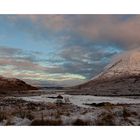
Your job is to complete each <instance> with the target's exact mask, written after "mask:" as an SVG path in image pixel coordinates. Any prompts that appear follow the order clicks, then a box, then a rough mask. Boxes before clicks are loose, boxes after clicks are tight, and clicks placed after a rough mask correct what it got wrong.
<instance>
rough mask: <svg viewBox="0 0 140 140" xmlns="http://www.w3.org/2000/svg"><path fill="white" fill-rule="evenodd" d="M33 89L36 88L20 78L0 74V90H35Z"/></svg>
mask: <svg viewBox="0 0 140 140" xmlns="http://www.w3.org/2000/svg"><path fill="white" fill-rule="evenodd" d="M35 89H37V88H36V87H33V86H31V85H28V84H27V83H25V82H24V81H22V80H19V79H16V78H6V77H2V76H0V91H22V90H35Z"/></svg>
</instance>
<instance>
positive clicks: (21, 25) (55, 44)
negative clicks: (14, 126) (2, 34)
mask: <svg viewBox="0 0 140 140" xmlns="http://www.w3.org/2000/svg"><path fill="white" fill-rule="evenodd" d="M4 17H5V20H7V22H9V23H10V25H11V26H12V27H13V28H16V29H17V30H19V32H24V33H25V34H26V35H29V36H30V37H29V36H28V37H29V38H28V39H29V40H30V41H32V42H35V43H37V42H41V45H40V44H39V45H38V48H39V47H40V50H43V51H44V50H45V49H44V48H45V47H46V48H49V49H50V48H51V49H52V48H53V49H52V50H51V51H50V50H49V49H48V50H47V49H46V52H48V53H47V54H45V55H44V54H42V52H34V51H31V52H25V51H23V50H22V49H16V48H10V47H6V46H3V47H2V46H0V64H1V66H3V67H6V66H7V65H8V66H10V67H12V68H13V70H14V71H23V72H22V74H21V75H22V76H21V75H19V74H17V73H16V72H15V73H16V76H20V77H25V78H26V77H37V78H40V77H41V78H42V80H44V78H48V77H46V76H45V75H51V76H52V77H53V78H52V79H53V81H57V75H56V74H58V75H59V76H58V79H59V80H61V82H63V80H64V77H63V75H67V76H66V79H67V80H68V81H73V80H72V79H71V78H73V79H75V78H74V76H72V75H71V74H74V75H75V76H78V77H77V78H76V80H77V81H83V79H82V78H83V77H84V78H85V79H90V78H92V77H93V76H94V75H96V74H98V73H99V72H100V71H102V69H103V67H104V66H105V65H106V64H108V63H109V62H110V61H111V58H112V56H114V55H116V54H118V53H120V52H122V51H126V50H129V49H134V48H139V47H140V32H139V25H140V16H139V15H8V16H4ZM25 34H24V35H25ZM46 40H47V41H48V42H49V43H48V44H47V43H46ZM42 44H43V45H42ZM33 47H34V46H32V49H33ZM42 47H44V48H43V49H42ZM18 48H20V47H18ZM50 53H52V54H50ZM29 72H36V74H35V73H34V74H33V73H29ZM39 73H40V75H42V76H40V75H39ZM79 75H80V76H82V77H80V76H79ZM43 77H44V78H43ZM37 78H36V79H37ZM48 79H50V78H48ZM66 79H65V80H66ZM50 80H51V79H50ZM70 83H72V82H70Z"/></svg>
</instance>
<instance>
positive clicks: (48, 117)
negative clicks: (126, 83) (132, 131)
mask: <svg viewBox="0 0 140 140" xmlns="http://www.w3.org/2000/svg"><path fill="white" fill-rule="evenodd" d="M0 125H19V126H22V125H28V126H39V125H41V126H66V125H72V126H80V125H81V126H84V125H106V126H108V125H109V126H110V125H140V104H137V105H136V104H131V105H130V104H129V105H126V104H123V105H121V104H116V105H115V104H112V103H99V104H95V103H93V104H87V108H84V107H78V106H76V105H73V104H71V103H62V102H56V103H43V102H31V101H24V100H22V99H17V98H14V97H1V98H0Z"/></svg>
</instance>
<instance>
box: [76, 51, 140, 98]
mask: <svg viewBox="0 0 140 140" xmlns="http://www.w3.org/2000/svg"><path fill="white" fill-rule="evenodd" d="M75 89H76V90H78V91H79V93H80V92H81V93H82V94H92V95H140V49H136V50H132V51H128V52H126V53H123V54H121V55H119V56H117V57H115V58H114V59H113V61H112V63H110V64H109V65H107V66H106V67H105V69H104V71H103V72H102V73H100V74H99V75H97V76H95V77H93V78H92V79H91V80H90V81H88V82H87V83H84V84H81V85H78V86H76V87H75Z"/></svg>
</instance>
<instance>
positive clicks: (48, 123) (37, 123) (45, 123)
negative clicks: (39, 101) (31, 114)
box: [31, 119, 63, 126]
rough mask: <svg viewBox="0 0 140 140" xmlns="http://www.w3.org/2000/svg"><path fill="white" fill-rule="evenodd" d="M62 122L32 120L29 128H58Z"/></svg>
mask: <svg viewBox="0 0 140 140" xmlns="http://www.w3.org/2000/svg"><path fill="white" fill-rule="evenodd" d="M62 123H63V122H62V120H60V119H59V120H42V119H41V120H33V121H32V123H31V126H60V125H62Z"/></svg>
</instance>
